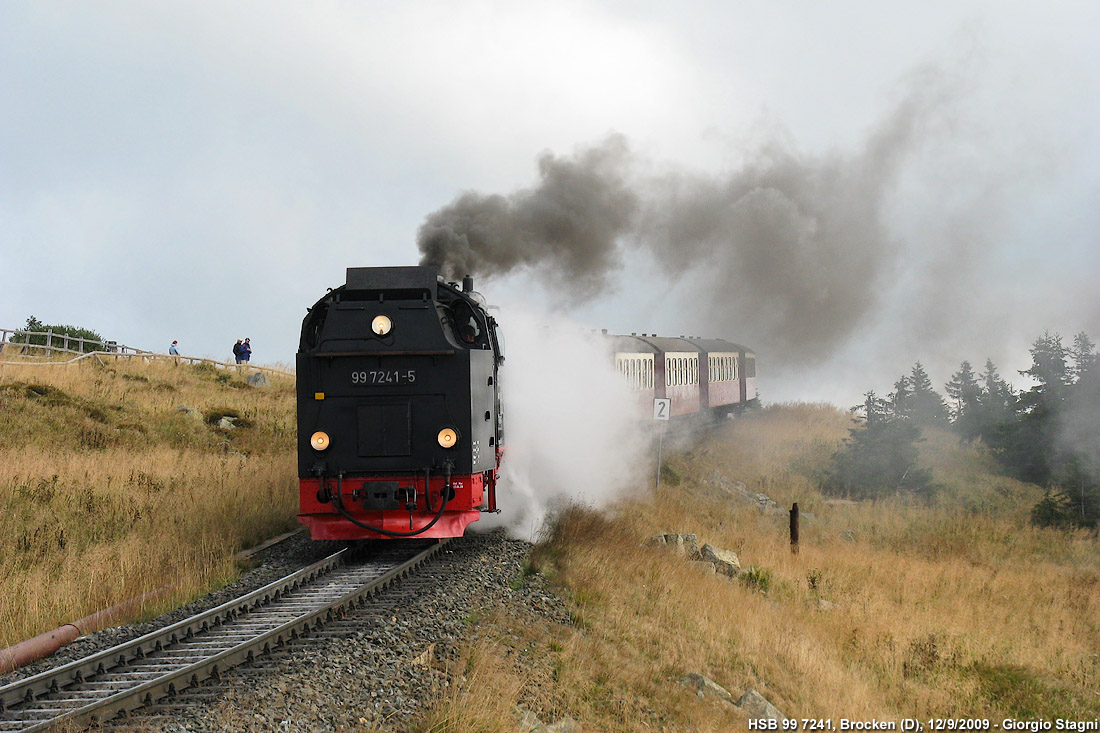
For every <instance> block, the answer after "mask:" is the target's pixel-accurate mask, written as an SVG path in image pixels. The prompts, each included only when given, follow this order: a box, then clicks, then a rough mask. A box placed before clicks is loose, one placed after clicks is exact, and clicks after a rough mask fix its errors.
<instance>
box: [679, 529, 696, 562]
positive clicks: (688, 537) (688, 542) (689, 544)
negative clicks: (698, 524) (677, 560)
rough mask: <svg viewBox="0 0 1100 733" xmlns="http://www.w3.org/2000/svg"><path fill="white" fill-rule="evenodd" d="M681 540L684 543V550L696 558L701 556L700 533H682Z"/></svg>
mask: <svg viewBox="0 0 1100 733" xmlns="http://www.w3.org/2000/svg"><path fill="white" fill-rule="evenodd" d="M680 540H681V542H683V544H684V550H685V551H686V552H687V554H689V555H691V557H693V558H695V557H698V556H699V535H695V534H682V535H680Z"/></svg>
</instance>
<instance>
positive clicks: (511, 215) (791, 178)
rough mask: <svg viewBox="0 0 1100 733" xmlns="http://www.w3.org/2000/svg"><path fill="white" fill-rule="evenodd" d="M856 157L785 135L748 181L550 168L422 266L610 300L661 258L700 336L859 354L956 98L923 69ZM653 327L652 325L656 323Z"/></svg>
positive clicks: (620, 160)
mask: <svg viewBox="0 0 1100 733" xmlns="http://www.w3.org/2000/svg"><path fill="white" fill-rule="evenodd" d="M906 90H907V93H906V95H905V97H904V98H903V99H902V100H901V101H900V103H898V104H897V105H896V106H895V108H894V109H893V110H892V112H891V113H890V114H889V115H888V116H886V118H885V119H884V120H882V121H881V122H880V123H879V124H878V125H877V126H876V127H875V128H874V129H873V130H872V131H871V133H870V134H869V136H868V138H867V139H866V141H865V142H864V144H863V145H862V146H860V149H858V150H857V151H856V152H854V153H850V154H841V153H833V154H830V155H827V156H823V157H817V158H815V157H811V156H807V155H803V154H800V153H799V152H798V151H797V150H796V149H795V148H794V147H793V146H792V145H791V144H789V143H787V142H786V141H785V139H784V137H783V135H782V134H781V133H780V132H779V131H773V132H772V133H771V134H769V135H768V136H767V137H766V139H764V140H763V141H762V142H761V143H759V144H758V145H757V146H756V148H755V150H753V151H751V152H750V153H749V154H748V155H747V156H746V160H747V162H746V163H745V164H744V165H742V166H741V167H740V168H739V169H738V170H734V171H732V172H729V173H728V174H726V175H722V176H703V175H700V174H696V173H691V172H685V171H672V172H668V173H665V174H661V175H649V176H647V177H644V178H643V177H641V176H638V175H636V171H638V170H641V169H642V168H643V164H644V163H646V161H642V160H640V159H638V158H637V156H635V155H634V154H633V153H632V152H631V151H630V149H629V146H628V144H627V142H626V141H625V140H624V139H623V138H622V137H619V136H615V137H611V138H609V139H608V140H606V141H605V142H604V143H602V144H601V145H598V146H595V147H592V148H588V149H584V150H581V151H580V152H578V153H577V154H575V155H574V156H573V157H572V158H557V157H554V156H552V155H549V154H545V155H543V156H542V157H541V158H540V159H539V174H540V182H539V184H538V185H537V186H536V187H535V188H533V189H530V190H524V191H520V192H518V193H514V194H512V195H510V196H508V197H503V196H483V195H479V194H475V193H465V194H463V195H462V196H460V197H459V198H458V199H456V200H455V201H454V202H453V203H451V204H450V205H449V206H447V207H445V208H443V209H441V210H439V211H437V212H435V213H433V214H431V215H430V216H429V217H428V218H427V220H426V221H425V223H424V224H423V226H422V227H421V228H420V232H419V246H420V251H421V253H422V260H421V262H422V264H432V265H436V266H437V267H439V268H440V270H441V272H443V274H444V275H446V276H448V277H452V278H453V277H458V276H461V275H465V274H472V275H481V276H493V275H501V274H505V273H508V272H510V271H512V270H514V269H515V268H519V267H528V268H537V269H539V270H540V271H542V272H545V273H547V274H549V275H551V276H554V277H556V278H557V279H559V280H561V281H562V282H565V283H568V284H569V285H570V286H571V287H572V292H573V294H574V295H575V296H577V297H580V298H590V297H594V296H596V295H598V294H599V293H600V292H601V290H603V289H604V288H605V287H606V286H607V285H608V281H609V279H610V277H609V276H610V275H611V273H612V272H613V271H614V270H615V269H616V268H617V267H619V266H620V264H621V263H622V260H623V257H624V254H634V253H638V252H641V251H648V252H649V253H650V254H652V256H653V257H654V258H655V259H656V261H657V262H658V263H660V264H661V265H662V266H663V268H664V269H665V271H666V272H667V273H668V276H669V282H670V283H675V282H677V281H680V280H684V281H685V284H688V285H689V287H688V288H685V289H686V290H689V291H690V292H691V293H693V295H692V296H690V297H691V302H688V303H685V304H684V307H686V308H690V309H691V311H692V312H693V314H694V315H693V319H692V320H693V323H692V324H689V326H688V327H689V328H691V329H693V331H694V332H696V333H706V334H709V335H714V336H723V337H726V338H734V339H737V340H743V341H745V342H747V343H751V344H753V346H754V347H756V348H757V349H758V350H760V351H762V352H763V351H766V352H767V353H768V355H769V357H770V358H771V359H774V360H776V361H783V362H784V363H787V364H791V365H796V364H800V363H802V364H804V363H808V362H811V361H813V360H820V359H823V358H824V357H827V356H829V355H830V354H832V353H833V352H834V351H835V350H836V349H837V348H838V347H839V346H840V345H842V344H844V343H845V342H846V341H847V339H848V338H849V337H851V336H852V335H853V333H855V331H856V329H858V328H859V327H860V326H861V325H862V324H863V322H864V320H865V317H866V316H867V315H868V314H869V313H870V312H871V311H872V310H873V309H874V308H875V307H876V305H877V298H878V296H879V294H880V291H881V290H883V289H884V287H885V283H886V282H887V281H888V277H889V275H890V274H891V273H892V272H893V271H894V267H895V265H896V264H897V259H898V257H899V255H900V254H901V252H902V248H901V247H899V246H898V244H897V243H896V242H894V241H892V240H891V237H890V235H889V232H888V227H887V226H886V224H885V217H886V214H885V213H884V208H885V202H886V199H887V197H888V194H889V193H890V192H891V190H892V189H893V187H894V185H895V183H896V182H897V178H898V175H899V169H900V167H901V164H902V163H903V162H904V160H905V159H906V157H907V156H909V155H910V154H912V153H913V152H914V150H915V149H916V148H917V147H918V146H919V144H920V143H921V142H922V139H923V138H924V137H925V136H926V133H927V132H928V130H929V128H930V127H931V126H932V125H934V124H935V123H936V122H938V121H939V120H938V118H937V117H936V114H935V113H936V112H938V111H942V110H943V109H944V108H945V107H949V106H950V104H949V103H950V101H951V98H952V96H953V95H954V94H955V92H953V91H952V89H951V85H947V84H944V83H943V79H942V77H941V75H940V74H938V73H935V72H929V71H923V72H920V73H918V74H914V75H913V76H912V77H911V78H910V79H909V80H908V83H907V85H906ZM642 327H643V328H644V325H643V326H642Z"/></svg>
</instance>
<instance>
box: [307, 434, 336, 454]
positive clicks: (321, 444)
mask: <svg viewBox="0 0 1100 733" xmlns="http://www.w3.org/2000/svg"><path fill="white" fill-rule="evenodd" d="M331 443H332V441H331V440H329V437H328V433H326V432H323V431H321V430H318V431H317V432H316V433H314V434H313V435H311V436H309V444H310V445H312V446H313V450H327V449H328V447H329V445H330V444H331Z"/></svg>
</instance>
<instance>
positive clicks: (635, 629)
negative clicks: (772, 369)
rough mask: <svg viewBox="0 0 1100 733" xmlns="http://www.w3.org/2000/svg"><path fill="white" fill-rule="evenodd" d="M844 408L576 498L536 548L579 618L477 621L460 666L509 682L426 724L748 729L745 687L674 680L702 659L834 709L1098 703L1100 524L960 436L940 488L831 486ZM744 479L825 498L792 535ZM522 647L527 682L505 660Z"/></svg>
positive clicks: (803, 410) (942, 443)
mask: <svg viewBox="0 0 1100 733" xmlns="http://www.w3.org/2000/svg"><path fill="white" fill-rule="evenodd" d="M848 427H849V420H848V417H847V415H846V414H845V413H842V412H840V411H838V410H835V409H834V408H831V407H827V406H802V405H794V406H780V407H777V408H772V409H769V410H766V411H765V412H764V413H763V414H762V415H759V416H756V417H753V418H749V419H745V420H742V421H738V422H737V423H735V424H732V425H729V426H727V427H726V428H724V429H722V430H721V431H719V432H718V433H716V434H714V435H713V436H711V437H710V438H709V439H707V440H705V441H704V442H703V443H702V444H701V445H698V446H696V447H695V448H694V449H693V450H692V451H691V452H685V453H682V454H680V455H676V456H674V457H673V458H672V459H671V464H672V468H673V470H674V472H675V473H676V474H678V475H679V476H680V479H681V480H680V483H679V485H677V486H667V485H665V486H663V487H662V491H661V493H660V494H659V495H656V496H653V495H651V494H645V495H640V496H639V497H638V498H635V499H632V500H629V501H625V502H623V503H622V504H621V505H620V506H619V507H617V508H616V509H615V511H613V512H610V513H604V514H597V513H595V512H591V511H586V510H583V509H573V510H570V511H569V512H567V513H566V514H565V515H564V516H563V517H562V518H561V519H560V521H559V522H558V524H557V526H556V528H555V529H554V531H553V534H552V536H551V537H549V538H548V539H547V541H546V542H545V543H543V544H542V545H541V546H540V547H539V548H538V550H537V551H536V554H535V564H536V566H537V568H538V569H539V570H541V571H542V572H545V573H547V574H550V575H552V577H553V578H554V580H555V581H556V582H557V583H559V584H560V585H561V587H562V588H563V591H564V593H566V594H567V596H568V598H569V599H570V604H571V609H572V613H573V615H574V618H575V624H574V626H573V627H572V628H568V629H545V628H532V627H529V626H522V625H517V624H516V623H515V622H513V621H511V620H509V619H502V618H496V619H493V622H494V623H495V624H498V626H496V627H494V626H490V625H482V626H481V628H480V633H481V639H480V641H479V642H478V643H477V644H475V645H474V646H473V647H472V648H471V650H470V652H469V657H468V658H469V661H468V668H467V673H468V674H467V677H468V679H470V680H476V684H477V685H478V686H480V687H482V688H484V686H489V687H491V688H493V689H500V690H502V691H504V694H502V695H499V696H496V697H495V698H494V699H493V700H492V701H491V702H489V703H486V701H485V699H484V696H483V695H479V694H478V693H477V692H476V690H472V689H471V688H472V687H473V684H474V683H471V685H470V686H469V688H468V689H471V692H473V694H472V696H471V697H468V698H463V697H462V696H461V695H454V694H452V695H450V696H448V697H446V698H445V699H444V700H443V701H441V703H440V705H439V706H438V708H437V709H436V710H435V711H433V713H432V714H431V715H430V716H429V717H428V718H427V719H426V722H425V726H424V727H425V728H426V729H429V728H431V726H432V725H433V724H438V723H439V722H440V721H449V723H448V724H449V725H451V726H455V729H459V730H462V729H466V728H465V727H464V726H466V723H469V724H470V725H469V726H468V727H469V728H471V729H473V728H476V729H480V730H507V729H508V725H509V724H510V716H511V709H512V706H513V705H514V704H516V703H517V702H522V703H524V704H526V705H528V706H531V707H534V708H536V709H539V710H540V711H541V712H542V714H543V719H544V720H554V719H556V718H558V717H561V716H563V715H566V714H568V715H571V716H572V717H574V718H576V719H577V720H579V721H581V722H582V723H583V724H584V725H585V729H586V730H609V731H630V730H666V729H674V730H715V731H719V730H728V729H731V728H734V729H743V728H744V727H745V722H744V721H743V720H742V719H741V718H740V714H739V713H738V712H737V711H735V710H734V709H732V707H731V706H728V705H723V704H720V703H717V702H713V701H704V700H700V699H698V698H696V697H695V696H694V694H692V693H691V692H689V691H688V690H687V688H685V687H684V686H683V685H681V684H679V683H678V679H679V678H680V677H681V676H682V675H684V674H686V673H689V672H699V673H702V674H705V675H707V676H709V677H711V678H712V679H714V680H716V681H717V682H719V683H720V684H722V685H724V686H725V687H726V688H728V689H729V690H730V691H732V692H733V693H734V694H735V695H739V694H740V693H741V692H743V691H744V690H745V689H747V688H749V687H752V688H755V689H757V690H758V691H760V692H762V693H763V694H764V695H765V696H766V697H767V698H769V699H770V700H771V701H772V702H773V703H774V704H776V705H777V706H778V707H779V708H780V709H781V710H782V711H784V712H785V713H786V714H788V715H790V716H797V717H825V718H831V719H833V721H834V722H835V724H839V719H840V718H844V717H846V718H850V719H851V718H865V719H871V718H877V719H894V720H897V719H899V718H901V717H906V716H920V717H922V718H924V717H928V716H962V717H975V716H979V717H981V716H985V717H990V718H992V719H995V720H997V721H1000V720H1001V719H1002V718H1004V717H1015V718H1026V717H1041V718H1052V717H1054V716H1063V717H1068V718H1073V719H1090V720H1091V719H1092V718H1094V717H1100V696H1097V694H1096V692H1095V690H1096V689H1097V686H1098V683H1100V657H1097V656H1096V654H1095V650H1096V649H1097V648H1100V558H1098V556H1097V540H1096V538H1095V537H1094V536H1092V535H1090V534H1087V533H1067V532H1060V531H1051V530H1040V529H1035V528H1033V527H1031V526H1029V525H1028V524H1027V521H1026V519H1027V510H1028V508H1029V507H1030V506H1031V504H1033V503H1034V501H1035V500H1036V499H1037V498H1038V496H1039V494H1040V492H1039V490H1038V488H1037V487H1034V486H1030V485H1026V484H1021V483H1019V482H1015V481H1012V480H1010V479H1006V478H1003V477H1000V476H997V475H996V474H995V473H993V471H992V464H991V463H990V461H989V459H988V457H987V456H985V455H983V454H982V453H981V451H980V450H979V449H978V448H973V447H967V446H962V445H959V444H958V442H957V441H956V440H955V439H954V438H953V437H952V436H950V435H947V434H939V433H933V434H929V435H927V436H926V437H927V440H926V441H925V443H924V444H923V445H922V452H923V455H924V459H925V461H926V462H927V463H928V465H930V466H932V468H933V469H934V471H935V474H936V479H937V480H938V481H939V482H940V483H941V484H942V489H941V491H940V493H939V496H938V497H937V499H936V501H935V503H934V504H932V505H931V506H912V505H907V504H906V503H904V502H902V501H884V502H878V503H875V504H871V503H853V502H845V501H835V500H827V499H826V498H825V497H823V496H822V495H821V494H820V493H819V492H818V491H817V489H816V484H815V481H814V476H815V475H816V474H817V472H819V471H820V470H822V469H823V467H824V466H825V465H826V464H827V461H828V457H829V455H830V454H831V453H832V451H833V450H834V449H835V446H836V445H837V444H838V442H839V441H840V440H841V439H843V438H844V437H845V436H846V435H847V428H848ZM734 481H741V482H744V483H745V484H746V486H747V488H748V489H750V490H752V491H759V492H764V493H767V494H768V495H769V496H771V497H772V498H774V499H775V500H776V501H777V502H778V503H779V504H780V506H781V507H783V508H784V509H786V508H789V506H790V504H791V502H793V501H798V502H799V506H800V510H801V511H803V512H810V513H812V514H813V515H814V517H813V519H810V520H804V522H803V525H802V532H801V551H800V553H799V554H797V555H793V554H792V553H791V552H790V548H789V544H788V535H787V517H786V515H785V513H781V514H776V515H768V514H763V513H761V512H760V511H758V510H757V509H756V508H754V507H753V506H751V505H748V504H746V503H745V502H743V501H741V500H739V499H734V498H731V497H730V495H729V494H728V492H726V491H724V490H723V489H722V486H723V485H725V486H729V485H731V484H732V483H733V482H734ZM669 531H675V532H693V533H697V534H698V535H699V539H700V543H702V542H710V543H712V544H714V545H717V546H719V547H723V548H727V549H732V550H735V551H737V552H738V554H739V555H740V558H741V562H742V565H743V566H744V567H746V568H747V567H749V566H754V568H755V569H756V571H755V572H756V576H755V577H757V578H758V579H759V580H758V582H756V583H746V582H742V581H735V582H730V581H728V580H726V579H724V578H722V577H721V576H716V575H714V574H712V573H707V572H703V571H702V570H701V569H700V567H699V566H698V565H696V564H693V563H690V562H688V561H687V560H686V559H684V558H683V557H678V556H676V555H675V554H674V553H673V552H672V551H670V550H668V549H667V548H657V547H648V546H646V545H645V544H644V541H645V539H646V538H647V537H648V536H650V535H653V534H655V533H657V532H669ZM764 587H766V589H767V590H766V592H764V590H763V589H764ZM822 599H824V600H826V601H828V603H827V604H825V603H822V602H821V600H822ZM830 604H832V605H830ZM533 659H541V660H544V661H543V662H542V663H531V662H530V660H533ZM524 660H528V662H527V663H523V662H524ZM517 665H518V666H519V667H520V668H521V669H523V670H525V674H527V675H528V679H527V682H526V683H525V684H509V683H508V681H507V679H506V678H507V676H508V675H509V674H511V673H512V672H513V671H514V669H515V668H516V666H517ZM487 705H488V706H489V707H490V708H491V714H488V712H487ZM486 718H490V719H493V718H495V719H498V720H500V721H501V722H500V723H499V724H485V722H484V721H485V720H486ZM435 729H439V730H442V729H444V728H442V727H437V728H435Z"/></svg>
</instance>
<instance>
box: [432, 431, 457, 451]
mask: <svg viewBox="0 0 1100 733" xmlns="http://www.w3.org/2000/svg"><path fill="white" fill-rule="evenodd" d="M435 439H436V440H438V441H439V445H441V446H442V447H444V448H454V447H455V443H457V442H458V433H457V432H456V431H455V429H454V428H443V429H442V430H440V431H439V435H437V436H435Z"/></svg>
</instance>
